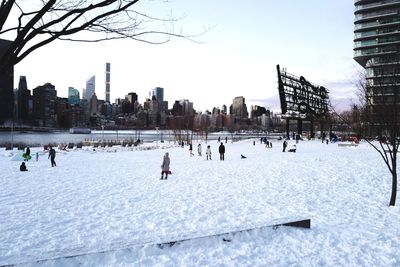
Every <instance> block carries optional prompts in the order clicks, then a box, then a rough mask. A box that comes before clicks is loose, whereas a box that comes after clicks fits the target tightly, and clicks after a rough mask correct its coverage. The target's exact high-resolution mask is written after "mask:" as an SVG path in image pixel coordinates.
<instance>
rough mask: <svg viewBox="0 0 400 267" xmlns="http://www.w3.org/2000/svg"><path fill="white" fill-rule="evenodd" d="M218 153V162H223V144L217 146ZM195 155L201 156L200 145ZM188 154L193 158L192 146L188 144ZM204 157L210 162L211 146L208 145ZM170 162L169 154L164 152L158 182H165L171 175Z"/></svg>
mask: <svg viewBox="0 0 400 267" xmlns="http://www.w3.org/2000/svg"><path fill="white" fill-rule="evenodd" d="M218 152H219V159H220V160H225V146H224V143H222V142H221V144H220V145H219V148H218ZM197 153H198V155H199V156H202V148H201V144H198V146H197ZM189 154H190V156H193V155H194V154H193V146H192V144H189ZM206 157H207V160H211V146H210V145H208V146H207V149H206ZM170 163H171V160H170V158H169V153H168V152H166V153H165V154H164V157H163V162H162V164H161V178H160V180H167V179H168V174H171V170H170V167H169V165H170Z"/></svg>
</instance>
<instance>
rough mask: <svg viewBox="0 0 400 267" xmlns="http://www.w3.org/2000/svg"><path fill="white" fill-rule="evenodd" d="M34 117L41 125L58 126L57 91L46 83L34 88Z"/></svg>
mask: <svg viewBox="0 0 400 267" xmlns="http://www.w3.org/2000/svg"><path fill="white" fill-rule="evenodd" d="M32 99H33V118H34V119H35V121H36V122H37V124H38V125H39V126H45V127H56V125H57V121H56V101H57V91H56V89H55V87H54V85H52V84H50V83H46V84H45V85H42V86H38V87H36V88H35V89H33V96H32Z"/></svg>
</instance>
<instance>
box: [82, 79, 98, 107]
mask: <svg viewBox="0 0 400 267" xmlns="http://www.w3.org/2000/svg"><path fill="white" fill-rule="evenodd" d="M95 91H96V76H94V75H93V76H92V77H90V78H89V79H88V80H87V81H86V90H85V95H84V96H83V98H84V99H86V100H88V101H90V99H91V98H92V96H93V94H94V93H95Z"/></svg>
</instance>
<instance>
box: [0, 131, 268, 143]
mask: <svg viewBox="0 0 400 267" xmlns="http://www.w3.org/2000/svg"><path fill="white" fill-rule="evenodd" d="M261 136H265V134H262V133H260V134H257V133H255V134H234V135H232V134H231V133H228V132H218V133H209V134H208V137H207V138H208V140H217V139H218V137H220V138H221V140H224V139H225V138H226V137H227V138H228V139H229V140H231V139H232V138H234V139H236V140H238V139H246V138H252V137H254V138H256V137H257V138H259V137H261ZM186 137H187V133H186V131H183V132H181V138H182V140H186ZM137 139H140V140H142V141H143V142H153V141H175V140H176V136H175V134H174V133H173V131H168V130H163V131H155V130H147V131H130V130H123V131H122V130H121V131H108V130H105V131H92V133H90V134H70V133H69V132H68V131H65V132H12V133H11V132H0V146H4V144H7V143H9V144H11V143H13V144H18V143H23V144H28V145H31V146H33V145H40V146H42V145H45V144H49V143H52V144H53V143H56V144H59V143H75V144H76V143H79V142H83V141H101V140H106V141H123V140H128V141H129V140H131V141H136V140H137ZM193 140H205V136H201V135H199V134H198V133H194V134H193Z"/></svg>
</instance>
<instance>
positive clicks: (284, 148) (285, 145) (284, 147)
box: [282, 140, 288, 152]
mask: <svg viewBox="0 0 400 267" xmlns="http://www.w3.org/2000/svg"><path fill="white" fill-rule="evenodd" d="M282 145H283V150H282V152H285V150H286V147H287V145H288V143H287V142H286V140H284V141H283V144H282Z"/></svg>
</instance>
